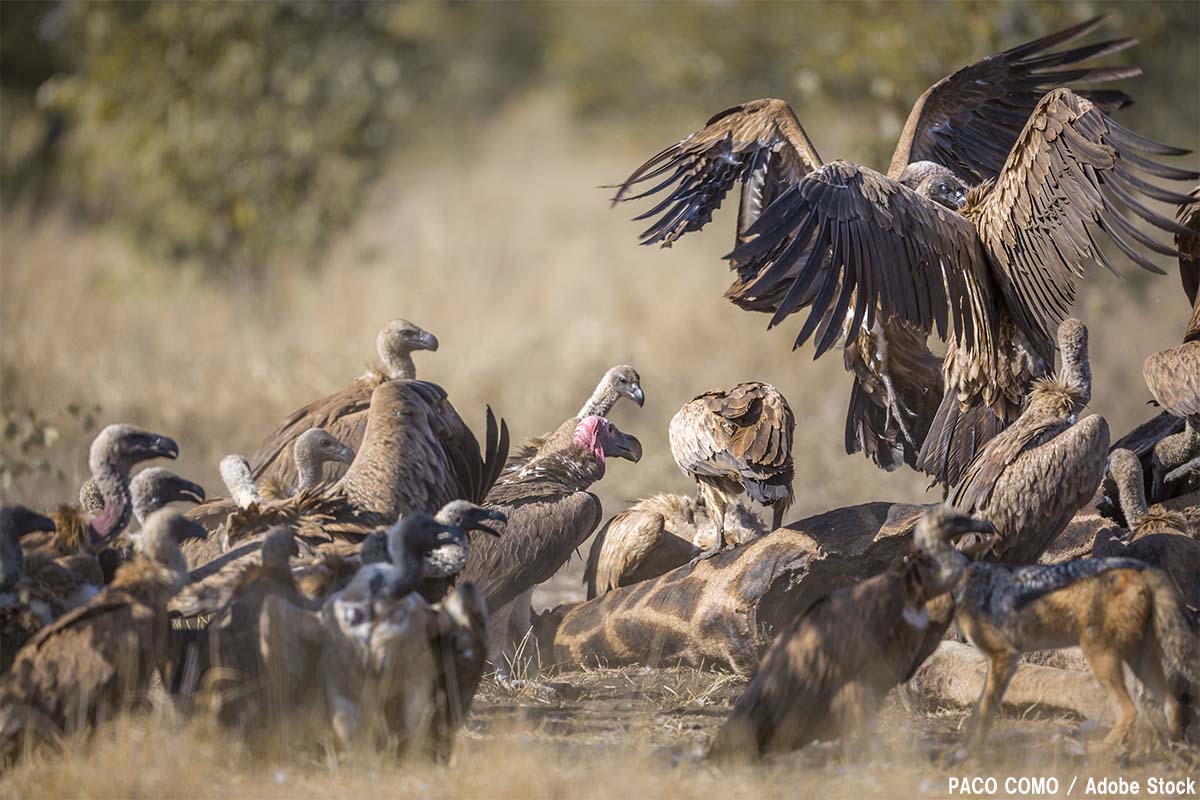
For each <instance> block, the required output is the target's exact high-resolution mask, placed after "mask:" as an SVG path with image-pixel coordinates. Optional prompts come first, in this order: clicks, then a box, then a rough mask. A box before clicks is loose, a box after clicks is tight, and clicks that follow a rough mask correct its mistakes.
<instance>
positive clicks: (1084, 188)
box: [971, 89, 1200, 337]
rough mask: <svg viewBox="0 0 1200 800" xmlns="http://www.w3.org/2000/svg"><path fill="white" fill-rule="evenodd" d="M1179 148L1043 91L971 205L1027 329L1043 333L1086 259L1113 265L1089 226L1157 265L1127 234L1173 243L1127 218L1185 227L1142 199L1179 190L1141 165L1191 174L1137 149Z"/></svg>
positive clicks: (1058, 316) (1149, 265)
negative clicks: (991, 181) (986, 189)
mask: <svg viewBox="0 0 1200 800" xmlns="http://www.w3.org/2000/svg"><path fill="white" fill-rule="evenodd" d="M1186 152H1187V151H1185V150H1181V149H1179V148H1173V147H1169V146H1167V145H1162V144H1159V143H1158V142H1153V141H1151V140H1149V139H1145V138H1143V137H1141V136H1139V135H1137V134H1135V133H1133V132H1132V131H1128V130H1126V129H1124V128H1122V127H1121V126H1119V125H1117V124H1116V123H1115V122H1113V121H1112V120H1110V119H1109V118H1108V117H1106V116H1105V115H1104V113H1103V112H1102V111H1100V109H1099V108H1097V107H1096V106H1095V105H1093V104H1092V103H1091V102H1090V101H1088V100H1086V99H1084V98H1082V97H1079V96H1078V95H1076V94H1073V93H1072V92H1071V90H1069V89H1056V90H1054V91H1053V92H1050V93H1049V94H1047V95H1046V96H1045V97H1044V98H1043V99H1042V101H1041V102H1040V103H1039V104H1038V106H1037V108H1036V109H1035V110H1034V112H1033V115H1032V116H1031V117H1030V118H1029V121H1028V123H1027V124H1026V125H1025V129H1024V130H1023V131H1022V132H1021V135H1020V137H1019V139H1018V140H1017V143H1016V144H1015V145H1014V146H1013V149H1012V152H1011V153H1010V154H1009V156H1008V160H1007V161H1006V162H1005V164H1004V168H1003V170H1002V171H1001V173H1000V177H999V178H997V180H996V184H995V186H994V187H993V188H992V190H991V192H990V193H989V194H988V195H987V196H986V197H985V198H984V199H983V200H982V202H981V203H980V204H979V206H978V208H976V209H975V210H973V211H972V212H971V216H972V217H973V218H974V219H975V221H976V226H977V227H978V229H979V236H980V239H981V240H982V242H983V244H984V247H985V248H986V249H987V250H988V253H989V255H990V257H991V260H992V262H993V264H994V265H995V267H996V271H997V273H998V278H999V280H1000V285H1001V287H1002V289H1003V291H1004V292H1005V295H1006V299H1007V301H1008V302H1007V305H1008V306H1009V308H1010V309H1012V311H1013V313H1014V314H1015V315H1016V316H1017V317H1018V318H1019V320H1020V323H1021V324H1022V325H1024V327H1025V328H1026V329H1027V330H1033V331H1040V332H1041V333H1042V334H1043V335H1045V336H1047V337H1050V336H1052V335H1053V331H1054V330H1055V329H1056V328H1057V327H1058V323H1059V322H1061V321H1062V320H1063V319H1064V318H1065V317H1066V315H1067V313H1068V311H1069V309H1070V306H1071V304H1072V303H1073V302H1074V298H1075V279H1076V278H1077V277H1080V276H1082V274H1083V266H1084V264H1085V263H1087V262H1088V261H1095V262H1099V263H1101V264H1103V265H1104V266H1106V267H1107V268H1108V269H1110V270H1112V271H1113V272H1115V271H1116V270H1115V268H1114V267H1113V266H1112V264H1111V263H1109V261H1108V259H1107V257H1106V256H1105V255H1104V252H1103V251H1102V250H1101V249H1100V248H1099V247H1098V245H1097V242H1096V238H1095V234H1096V233H1097V232H1098V231H1100V230H1103V231H1104V232H1105V233H1106V234H1107V235H1108V238H1110V239H1111V240H1112V241H1113V243H1114V244H1115V245H1116V246H1117V248H1118V249H1120V250H1121V252H1123V253H1125V255H1126V256H1128V257H1129V259H1130V260H1132V261H1133V262H1134V263H1136V264H1138V265H1139V266H1141V267H1143V268H1144V269H1147V270H1149V271H1151V272H1157V273H1160V274H1161V272H1162V270H1160V269H1159V268H1158V267H1156V266H1155V265H1154V263H1153V262H1152V261H1150V260H1149V259H1147V258H1146V257H1145V256H1144V255H1142V253H1141V252H1139V250H1138V249H1136V248H1135V246H1134V245H1133V244H1132V243H1131V242H1130V241H1129V240H1130V239H1132V240H1134V241H1135V242H1137V243H1140V244H1141V245H1143V246H1145V247H1147V248H1149V249H1151V250H1154V251H1156V252H1158V253H1162V254H1164V255H1175V250H1173V249H1172V248H1170V247H1169V246H1167V245H1165V244H1163V243H1161V242H1158V241H1157V240H1155V239H1154V238H1152V237H1150V236H1148V235H1147V234H1145V233H1143V232H1142V231H1141V230H1140V229H1138V228H1137V227H1135V225H1134V222H1135V220H1136V219H1137V218H1138V217H1140V218H1141V219H1143V220H1145V221H1147V222H1149V223H1150V224H1151V225H1153V226H1154V227H1156V228H1159V229H1161V230H1163V231H1169V232H1172V233H1179V232H1183V233H1187V230H1186V229H1185V228H1183V227H1182V226H1180V225H1179V224H1178V223H1176V222H1175V221H1174V220H1172V219H1169V218H1167V217H1164V216H1162V215H1161V214H1158V213H1157V212H1155V211H1152V210H1151V209H1150V208H1148V207H1147V206H1146V205H1144V198H1146V197H1150V198H1154V199H1157V200H1163V201H1168V202H1176V203H1179V202H1184V201H1186V200H1187V198H1186V197H1184V196H1183V195H1180V194H1177V193H1174V192H1170V191H1167V190H1164V189H1161V188H1158V187H1155V186H1153V185H1152V184H1149V183H1147V182H1146V181H1145V180H1143V179H1142V178H1141V177H1139V176H1138V173H1139V172H1147V173H1150V174H1152V175H1158V176H1160V177H1164V178H1169V179H1175V180H1194V179H1196V178H1198V177H1200V174H1198V173H1193V172H1187V171H1185V170H1179V169H1175V168H1173V167H1167V166H1163V165H1161V164H1156V163H1155V162H1153V161H1150V160H1149V159H1147V158H1145V157H1144V156H1143V155H1141V153H1157V154H1164V155H1178V154H1182V153H1186Z"/></svg>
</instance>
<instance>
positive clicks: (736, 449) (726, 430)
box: [670, 381, 796, 556]
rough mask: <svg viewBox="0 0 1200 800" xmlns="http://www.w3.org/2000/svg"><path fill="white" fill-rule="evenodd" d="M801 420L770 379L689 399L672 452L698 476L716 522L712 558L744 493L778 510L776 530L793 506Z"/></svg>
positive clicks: (675, 426)
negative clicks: (734, 502) (731, 508)
mask: <svg viewBox="0 0 1200 800" xmlns="http://www.w3.org/2000/svg"><path fill="white" fill-rule="evenodd" d="M795 428H796V420H795V418H794V417H793V416H792V409H791V407H790V406H788V403H787V400H785V399H784V397H783V395H781V394H780V393H779V390H777V389H776V388H775V387H774V386H771V385H770V384H769V383H758V382H757V381H755V382H750V383H739V384H738V385H737V386H734V387H733V388H732V389H729V390H713V391H710V392H705V393H704V394H702V395H700V396H699V397H697V398H695V399H694V400H689V401H688V402H687V403H684V405H683V408H681V409H679V411H678V412H677V413H676V414H675V416H674V417H672V419H671V428H670V438H671V455H673V456H674V457H675V463H676V464H678V465H679V468H680V469H681V470H683V471H684V472H685V473H687V474H688V475H690V476H691V477H693V478H695V480H696V486H697V487H698V488H699V490H700V495H701V497H703V498H704V504H705V508H706V509H707V511H708V515H709V516H710V517H711V518H712V520H713V522H714V523H716V526H717V532H718V535H717V537H716V541H715V542H714V546H713V548H712V549H710V550H706V551H705V552H704V553H703V554H702V555H704V556H710V555H712V554H714V553H716V552H717V551H719V550H720V549H721V547H722V546H723V545H724V544H725V533H726V530H725V524H724V520H725V509H726V507H727V506H728V505H729V503H730V500H731V499H732V498H733V497H734V496H736V495H739V494H742V493H743V492H744V493H746V494H748V495H749V496H750V497H751V498H753V499H754V500H755V501H756V502H758V503H761V504H763V505H764V506H770V507H771V509H772V512H773V513H772V515H773V520H772V524H771V530H774V529H776V528H778V527H779V525H780V523H781V522H782V521H783V514H784V512H786V511H787V509H788V508H789V507H790V506H791V505H792V500H793V499H794V497H795V495H794V494H793V492H792V478H793V476H794V473H795V470H794V468H793V465H792V434H793V432H794V431H795Z"/></svg>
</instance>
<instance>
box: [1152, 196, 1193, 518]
mask: <svg viewBox="0 0 1200 800" xmlns="http://www.w3.org/2000/svg"><path fill="white" fill-rule="evenodd" d="M1190 221H1191V222H1192V223H1193V224H1197V223H1200V212H1195V213H1193V214H1192V215H1191V217H1190ZM1197 235H1200V234H1197ZM1183 267H1184V265H1183V260H1182V259H1181V260H1180V270H1183ZM1194 303H1195V306H1194V308H1193V309H1192V316H1191V319H1190V320H1189V321H1188V326H1187V331H1186V332H1185V333H1184V339H1183V344H1180V345H1176V346H1175V347H1168V348H1167V349H1166V350H1162V351H1159V352H1157V353H1155V354H1154V355H1152V356H1150V357H1149V358H1147V359H1146V360H1145V362H1143V364H1142V377H1143V378H1144V379H1145V380H1146V386H1147V388H1149V389H1150V394H1152V395H1153V396H1154V399H1155V400H1156V401H1157V402H1158V404H1159V405H1160V406H1162V408H1163V410H1164V411H1166V412H1167V413H1168V414H1171V415H1173V416H1176V417H1179V418H1181V419H1182V420H1183V421H1184V428H1183V430H1182V431H1180V432H1179V433H1175V434H1172V435H1170V436H1164V437H1163V438H1162V439H1160V440H1159V441H1158V442H1157V443H1156V444H1155V445H1154V454H1153V456H1152V458H1151V480H1152V481H1153V486H1154V496H1155V497H1162V495H1163V486H1164V484H1166V483H1171V482H1174V481H1177V480H1180V479H1182V478H1185V477H1187V476H1188V475H1189V474H1190V473H1200V296H1198V297H1195V298H1194Z"/></svg>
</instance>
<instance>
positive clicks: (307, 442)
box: [258, 428, 354, 500]
mask: <svg viewBox="0 0 1200 800" xmlns="http://www.w3.org/2000/svg"><path fill="white" fill-rule="evenodd" d="M292 461H293V462H294V463H295V465H296V473H297V474H298V475H299V476H300V477H299V480H297V482H296V485H295V486H285V485H283V484H282V483H280V482H279V480H278V479H277V478H275V477H266V478H264V479H263V480H262V481H260V482H259V484H260V485H259V486H258V490H259V492H260V493H261V494H262V496H264V497H265V498H266V499H268V500H283V499H284V498H287V497H291V496H292V495H294V494H295V493H296V492H298V491H301V490H302V489H309V488H312V487H313V486H316V485H317V484H319V483H322V482H323V481H324V480H325V475H324V469H325V465H326V464H328V463H335V464H346V465H347V466H349V465H350V464H352V463H354V448H352V447H349V446H347V445H344V444H342V443H341V442H339V441H338V440H337V438H336V437H334V435H333V434H331V433H330V432H329V431H327V430H325V429H324V428H310V429H309V430H306V431H305V432H304V433H302V434H300V435H299V436H297V437H296V442H295V444H293V445H292Z"/></svg>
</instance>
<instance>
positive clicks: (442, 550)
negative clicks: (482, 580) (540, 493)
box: [424, 500, 508, 578]
mask: <svg viewBox="0 0 1200 800" xmlns="http://www.w3.org/2000/svg"><path fill="white" fill-rule="evenodd" d="M435 519H437V521H438V522H441V523H444V524H446V525H447V526H449V529H448V530H446V531H444V532H442V533H440V534H438V546H437V547H435V548H433V549H432V550H430V551H429V555H427V556H426V557H425V566H424V570H425V572H424V574H425V577H427V578H448V577H450V576H452V575H457V574H458V573H459V571H461V570H462V568H463V567H464V566H466V563H467V558H468V557H469V556H470V553H471V537H470V535H469V534H470V532H471V531H481V532H482V533H486V534H488V535H490V536H499V535H500V532H499V531H498V530H496V529H495V528H492V527H490V526H489V525H488V524H487V523H488V522H499V523H505V522H507V521H508V516H507V515H506V514H505V513H504V512H503V511H496V510H494V509H490V508H484V507H483V506H479V505H476V504H475V503H472V502H470V501H469V500H453V501H451V502H449V503H447V504H446V505H444V506H442V508H441V510H440V511H438V513H437V516H436V517H435Z"/></svg>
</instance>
